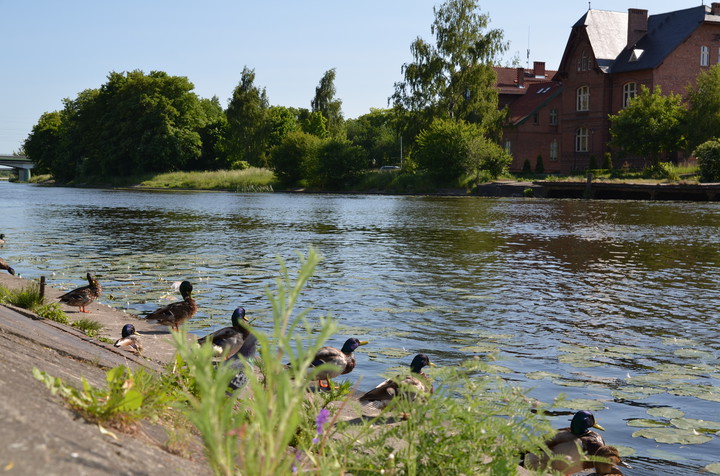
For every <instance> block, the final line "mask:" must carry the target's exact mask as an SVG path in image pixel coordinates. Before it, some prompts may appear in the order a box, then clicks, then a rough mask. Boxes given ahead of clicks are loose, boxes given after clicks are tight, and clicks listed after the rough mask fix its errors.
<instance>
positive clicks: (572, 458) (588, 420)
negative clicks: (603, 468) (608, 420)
mask: <svg viewBox="0 0 720 476" xmlns="http://www.w3.org/2000/svg"><path fill="white" fill-rule="evenodd" d="M590 428H597V429H598V430H605V428H603V427H602V426H600V425H599V424H597V423H596V422H595V416H594V415H593V414H592V413H591V412H589V411H586V410H581V411H579V412H577V413H575V415H574V416H573V418H572V421H571V422H570V427H569V428H561V429H559V430H558V431H557V433H556V434H555V436H553V437H552V438H551V439H549V440H547V441H546V442H545V444H546V445H547V447H548V449H549V450H550V451H551V452H552V455H553V456H560V457H561V459H556V460H554V461H553V462H552V464H551V468H552V469H553V470H555V471H562V472H563V473H565V474H571V473H576V472H578V471H582V470H583V469H587V468H592V467H593V464H592V462H589V461H583V460H584V459H585V458H584V456H585V455H594V454H595V453H597V451H598V450H599V449H600V447H602V446H605V440H603V437H602V436H600V434H598V433H596V432H594V431H592V430H591V429H590ZM549 460H550V457H549V456H548V455H547V454H544V455H542V457H540V458H538V457H537V456H535V455H533V454H528V455H526V456H525V466H526V467H527V468H529V469H537V468H542V467H545V466H546V465H547V463H548V461H549Z"/></svg>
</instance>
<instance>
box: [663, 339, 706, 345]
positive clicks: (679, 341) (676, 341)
mask: <svg viewBox="0 0 720 476" xmlns="http://www.w3.org/2000/svg"><path fill="white" fill-rule="evenodd" d="M662 341H663V344H665V345H680V346H683V347H697V346H699V345H700V344H698V343H697V342H696V341H694V340H692V339H683V338H677V337H663V339H662Z"/></svg>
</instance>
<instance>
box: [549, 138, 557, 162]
mask: <svg viewBox="0 0 720 476" xmlns="http://www.w3.org/2000/svg"><path fill="white" fill-rule="evenodd" d="M557 159H558V141H557V139H553V140H552V142H550V160H551V161H553V162H554V161H557Z"/></svg>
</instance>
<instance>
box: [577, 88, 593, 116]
mask: <svg viewBox="0 0 720 476" xmlns="http://www.w3.org/2000/svg"><path fill="white" fill-rule="evenodd" d="M575 108H576V110H577V111H589V110H590V86H580V87H579V88H577V92H576V104H575Z"/></svg>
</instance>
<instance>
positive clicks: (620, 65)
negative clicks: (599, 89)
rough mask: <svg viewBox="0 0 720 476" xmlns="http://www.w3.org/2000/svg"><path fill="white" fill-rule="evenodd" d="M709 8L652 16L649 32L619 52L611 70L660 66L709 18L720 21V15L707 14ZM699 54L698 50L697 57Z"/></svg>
mask: <svg viewBox="0 0 720 476" xmlns="http://www.w3.org/2000/svg"><path fill="white" fill-rule="evenodd" d="M707 11H708V7H705V6H703V5H700V6H697V7H693V8H688V9H685V10H677V11H674V12H669V13H661V14H658V15H652V16H650V17H649V18H648V32H647V34H646V35H645V36H643V37H642V38H640V40H638V42H637V43H636V44H635V45H634V47H631V48H628V49H626V50H623V52H622V53H620V55H618V57H617V59H616V60H615V63H614V64H613V66H612V72H613V73H621V72H626V71H637V70H642V69H653V68H657V67H658V66H660V64H661V63H662V62H663V61H664V60H665V58H667V56H668V55H669V54H670V53H672V52H673V51H674V50H675V49H676V48H677V47H678V46H680V44H681V43H682V42H683V41H685V40H686V39H687V38H688V37H689V36H690V35H691V34H692V32H693V31H695V30H696V29H697V28H698V27H699V26H700V25H701V24H702V23H703V22H704V21H705V20H706V19H707V21H718V20H720V17H718V16H715V15H709V14H707ZM633 53H634V54H633ZM699 55H700V53H699V52H698V58H699V57H700V56H699ZM633 57H634V58H633ZM633 59H634V60H633Z"/></svg>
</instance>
